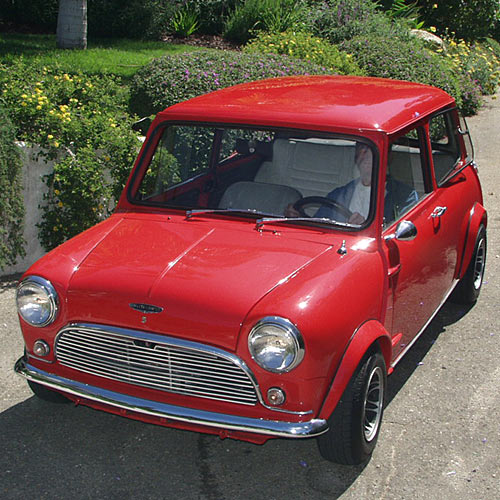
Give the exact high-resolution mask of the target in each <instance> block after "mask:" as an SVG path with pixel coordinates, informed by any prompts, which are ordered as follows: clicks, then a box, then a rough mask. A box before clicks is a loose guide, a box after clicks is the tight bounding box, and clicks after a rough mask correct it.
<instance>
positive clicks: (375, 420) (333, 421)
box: [317, 352, 387, 465]
mask: <svg viewBox="0 0 500 500" xmlns="http://www.w3.org/2000/svg"><path fill="white" fill-rule="evenodd" d="M386 388H387V370H386V366H385V361H384V358H383V356H382V354H380V353H379V352H377V353H374V354H371V355H370V356H368V357H365V358H364V359H363V361H362V362H361V363H360V365H359V366H358V368H357V369H356V371H355V372H354V375H353V376H352V378H351V380H350V381H349V384H348V385H347V387H346V389H345V391H344V394H343V395H342V398H341V399H340V401H339V403H338V404H337V407H336V408H335V410H334V412H333V413H332V415H331V417H330V418H329V419H328V424H329V430H328V432H326V433H325V434H322V435H321V436H318V438H317V442H318V448H319V452H320V453H321V456H322V457H323V458H325V459H326V460H329V461H330V462H336V463H339V464H344V465H356V464H360V463H363V462H366V461H367V460H368V459H369V458H370V457H371V454H372V452H373V450H374V449H375V445H376V443H377V439H378V435H379V431H380V425H381V423H382V416H383V413H384V404H385V397H386V392H387V390H386Z"/></svg>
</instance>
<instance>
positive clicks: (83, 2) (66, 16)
mask: <svg viewBox="0 0 500 500" xmlns="http://www.w3.org/2000/svg"><path fill="white" fill-rule="evenodd" d="M57 46H58V47H59V48H60V49H86V48H87V0H59V13H58V15H57Z"/></svg>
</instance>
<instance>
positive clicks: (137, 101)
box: [130, 51, 329, 116]
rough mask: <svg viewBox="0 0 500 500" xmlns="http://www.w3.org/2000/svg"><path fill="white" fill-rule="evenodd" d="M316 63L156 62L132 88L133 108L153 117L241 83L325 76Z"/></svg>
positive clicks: (197, 56) (204, 57)
mask: <svg viewBox="0 0 500 500" xmlns="http://www.w3.org/2000/svg"><path fill="white" fill-rule="evenodd" d="M328 72H329V71H328V70H327V69H326V68H324V67H322V66H319V65H317V64H314V63H313V62H307V61H301V60H298V59H294V58H290V57H286V56H277V55H274V54H257V53H255V54H253V53H249V54H245V53H238V52H230V51H227V52H220V51H199V52H191V53H188V54H183V55H181V56H175V55H174V56H166V57H161V58H159V59H155V60H154V61H152V62H151V63H150V64H148V65H146V66H144V67H143V68H141V69H140V70H139V71H138V72H137V74H136V76H135V77H134V79H133V81H132V84H131V103H130V105H131V108H132V110H133V111H134V112H135V113H137V114H139V115H141V116H145V115H150V114H153V113H157V112H158V111H161V110H163V109H164V108H166V107H167V106H171V105H173V104H176V103H178V102H180V101H184V100H186V99H189V98H191V97H195V96H198V95H201V94H205V93H206V92H210V91H213V90H218V89H221V88H224V87H229V86H230V85H235V84H237V83H243V82H250V81H253V80H261V79H264V78H271V77H277V76H287V75H305V74H325V73H328Z"/></svg>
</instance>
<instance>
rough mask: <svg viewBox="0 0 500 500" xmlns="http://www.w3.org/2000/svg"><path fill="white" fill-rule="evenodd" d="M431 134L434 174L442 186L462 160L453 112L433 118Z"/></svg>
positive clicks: (430, 123) (430, 128)
mask: <svg viewBox="0 0 500 500" xmlns="http://www.w3.org/2000/svg"><path fill="white" fill-rule="evenodd" d="M429 133H430V139H431V147H432V161H433V163H434V173H435V175H436V182H437V183H438V186H440V185H442V184H443V183H444V181H445V180H446V178H447V177H448V175H449V174H450V173H451V172H452V171H453V170H454V169H455V167H456V165H457V163H458V162H459V161H460V158H461V155H460V145H459V141H458V134H457V133H458V131H457V127H456V126H455V124H454V120H453V116H452V114H451V111H449V112H446V113H441V114H439V115H436V116H434V117H433V118H431V120H430V122H429Z"/></svg>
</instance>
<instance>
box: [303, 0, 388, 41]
mask: <svg viewBox="0 0 500 500" xmlns="http://www.w3.org/2000/svg"><path fill="white" fill-rule="evenodd" d="M307 24H308V26H310V28H311V30H312V32H313V33H314V34H315V35H317V36H319V37H321V38H324V39H326V40H328V41H329V42H330V43H334V44H336V43H340V42H343V41H345V40H350V39H351V38H353V37H355V36H359V35H362V34H365V35H366V36H368V34H371V33H378V34H382V33H384V32H386V31H389V30H390V26H391V22H390V20H389V18H388V17H386V16H384V15H383V14H382V13H381V12H378V11H377V5H376V3H375V2H372V1H371V0H323V1H321V2H318V3H317V4H316V3H315V4H314V8H311V9H310V10H309V13H308V19H307Z"/></svg>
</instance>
